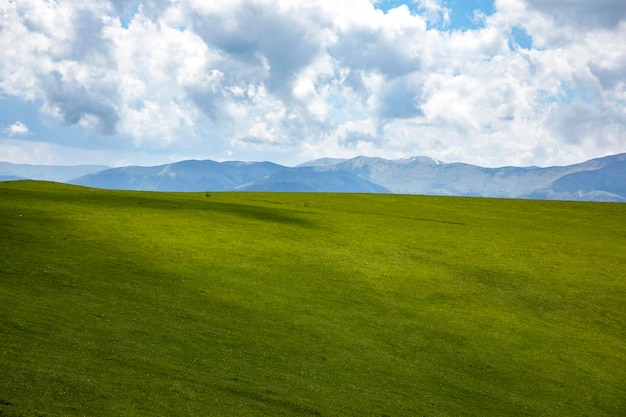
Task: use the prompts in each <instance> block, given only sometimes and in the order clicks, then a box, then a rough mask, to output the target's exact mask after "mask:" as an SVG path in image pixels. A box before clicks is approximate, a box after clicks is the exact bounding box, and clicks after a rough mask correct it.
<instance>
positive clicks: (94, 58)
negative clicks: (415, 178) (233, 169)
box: [0, 0, 626, 167]
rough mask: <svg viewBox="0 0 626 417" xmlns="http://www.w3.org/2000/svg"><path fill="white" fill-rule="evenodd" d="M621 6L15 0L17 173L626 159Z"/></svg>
mask: <svg viewBox="0 0 626 417" xmlns="http://www.w3.org/2000/svg"><path fill="white" fill-rule="evenodd" d="M624 39H626V7H625V6H624V0H588V1H584V0H495V1H489V0H414V1H391V0H228V1H224V0H219V1H217V0H186V1H183V0H143V1H133V0H108V1H107V0H80V1H64V0H56V1H53V0H0V161H6V162H13V163H25V164H47V165H77V164H101V165H108V166H124V165H158V164H164V163H170V162H176V161H180V160H185V159H213V160H217V161H224V160H247V161H265V160H269V161H273V162H277V163H281V164H284V165H289V166H293V165H297V164H299V163H302V162H305V161H308V160H312V159H316V158H321V157H335V158H350V157H355V156H361V155H365V156H377V157H382V158H387V159H396V158H406V157H410V156H420V155H424V156H430V157H433V158H437V159H439V160H443V161H446V162H466V163H471V164H476V165H481V166H489V167H496V166H506V165H516V166H530V165H536V166H552V165H567V164H572V163H577V162H583V161H585V160H588V159H592V158H597V157H601V156H605V155H610V154H616V153H621V152H626V43H625V42H624Z"/></svg>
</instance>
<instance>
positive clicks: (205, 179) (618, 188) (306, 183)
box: [0, 153, 626, 202]
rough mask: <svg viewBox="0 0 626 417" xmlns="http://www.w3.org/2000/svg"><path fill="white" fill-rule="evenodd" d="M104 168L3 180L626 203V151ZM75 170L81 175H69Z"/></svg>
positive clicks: (0, 170) (14, 174)
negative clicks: (488, 159) (521, 162)
mask: <svg viewBox="0 0 626 417" xmlns="http://www.w3.org/2000/svg"><path fill="white" fill-rule="evenodd" d="M101 168H103V167H101V166H76V167H50V166H35V165H32V166H31V165H13V164H8V163H0V180H3V179H4V180H10V179H19V178H31V179H45V180H52V181H62V182H69V183H71V184H77V185H84V186H89V187H96V188H108V189H121V190H150V191H234V190H238V191H303V192H359V193H389V192H390V193H402V194H427V195H450V196H480V197H497V198H528V199H552V200H586V201H617V202H626V153H623V154H618V155H612V156H607V157H604V158H597V159H592V160H590V161H587V162H583V163H580V164H574V165H568V166H555V167H547V168H539V167H501V168H484V167H480V166H476V165H470V164H463V163H446V162H443V161H440V160H437V159H433V158H430V157H427V156H415V157H412V158H405V159H397V160H388V159H383V158H374V157H364V156H360V157H356V158H352V159H339V158H321V159H316V160H313V161H309V162H306V163H304V164H301V165H299V166H297V167H286V166H283V165H278V164H275V163H272V162H241V161H227V162H215V161H211V160H204V161H196V160H191V161H181V162H176V163H172V164H165V165H159V166H152V167H138V166H128V167H123V168H110V169H103V170H102V169H101ZM74 172H79V175H77V176H76V177H73V178H74V179H70V178H68V176H70V175H71V174H72V173H74Z"/></svg>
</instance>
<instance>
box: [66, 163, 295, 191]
mask: <svg viewBox="0 0 626 417" xmlns="http://www.w3.org/2000/svg"><path fill="white" fill-rule="evenodd" d="M284 168H285V167H283V166H282V165H277V164H274V163H271V162H232V161H229V162H215V161H210V160H204V161H196V160H191V161H182V162H176V163H173V164H166V165H160V166H154V167H137V166H133V167H124V168H113V169H109V170H106V171H102V172H98V173H95V174H90V175H86V176H84V177H80V178H77V179H74V180H72V181H69V183H70V184H75V185H84V186H89V187H96V188H105V189H118V190H147V191H207V190H211V191H229V190H233V189H235V188H236V187H238V186H240V185H242V184H245V183H248V182H251V181H254V180H257V179H259V178H262V177H264V176H267V175H270V174H272V173H274V172H276V171H278V170H281V169H284Z"/></svg>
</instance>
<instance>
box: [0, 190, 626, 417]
mask: <svg viewBox="0 0 626 417" xmlns="http://www.w3.org/2000/svg"><path fill="white" fill-rule="evenodd" d="M0 213H1V214H2V215H1V216H0V253H1V254H2V256H0V277H1V279H0V415H1V416H11V417H36V416H49V417H54V416H59V417H60V416H64V417H65V416H102V417H105V416H107V417H108V416H172V417H174V416H185V417H193V416H202V417H205V416H220V417H221V416H232V415H235V416H345V417H352V416H354V417H357V416H407V417H409V416H410V417H413V416H481V417H491V416H497V417H501V416H519V417H522V416H589V417H614V416H624V415H626V413H625V411H626V403H625V399H626V387H625V385H624V381H626V361H625V358H626V345H625V344H624V340H626V322H625V321H624V319H623V318H624V305H625V304H624V300H625V299H626V281H625V280H624V265H626V205H624V204H604V203H603V204H591V203H569V202H552V201H530V200H509V199H482V198H481V199H478V198H455V197H425V196H407V195H393V194H386V195H381V194H351V195H345V194H336V193H333V194H329V193H306V194H300V193H264V194H258V193H241V192H238V193H213V194H211V195H210V197H209V198H207V196H206V194H205V193H203V192H202V193H154V192H134V191H111V190H100V189H91V188H84V187H75V186H70V185H66V184H59V183H50V182H46V183H42V182H36V181H18V182H5V183H0Z"/></svg>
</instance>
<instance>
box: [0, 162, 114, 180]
mask: <svg viewBox="0 0 626 417" xmlns="http://www.w3.org/2000/svg"><path fill="white" fill-rule="evenodd" d="M108 168H109V167H107V166H104V165H73V166H63V165H26V164H11V163H9V162H0V176H2V177H5V178H13V179H31V180H43V181H55V182H67V181H70V180H72V179H74V178H76V177H80V176H83V175H87V174H91V173H94V172H98V171H102V170H105V169H108Z"/></svg>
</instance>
